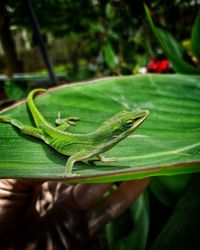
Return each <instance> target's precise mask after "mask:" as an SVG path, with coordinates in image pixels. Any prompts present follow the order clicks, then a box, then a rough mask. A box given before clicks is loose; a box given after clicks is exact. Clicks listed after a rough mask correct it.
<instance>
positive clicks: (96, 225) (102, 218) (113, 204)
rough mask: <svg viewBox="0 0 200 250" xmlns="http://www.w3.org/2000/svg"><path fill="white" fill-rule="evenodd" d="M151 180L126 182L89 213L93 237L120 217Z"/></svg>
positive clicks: (89, 225) (90, 230) (89, 224)
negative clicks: (108, 223) (111, 221)
mask: <svg viewBox="0 0 200 250" xmlns="http://www.w3.org/2000/svg"><path fill="white" fill-rule="evenodd" d="M148 183H149V179H144V180H133V181H126V182H123V183H122V184H121V186H120V187H119V188H118V189H117V190H116V191H115V192H113V193H112V194H111V195H110V196H108V197H107V198H106V199H104V200H103V201H102V202H101V203H100V204H98V205H97V206H96V207H94V208H92V209H91V210H89V211H88V213H87V216H88V228H89V230H88V231H89V232H90V236H91V237H92V236H93V235H94V234H95V233H96V231H97V230H99V229H100V228H101V227H103V226H104V225H105V224H106V223H107V222H109V221H110V220H112V219H114V218H116V217H117V216H119V215H120V214H121V213H122V212H124V210H125V209H126V208H128V207H129V206H130V204H131V203H132V202H133V201H134V200H135V199H136V198H137V197H138V196H139V194H141V193H142V192H143V191H144V189H145V188H146V186H147V185H148Z"/></svg>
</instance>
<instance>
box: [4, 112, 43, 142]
mask: <svg viewBox="0 0 200 250" xmlns="http://www.w3.org/2000/svg"><path fill="white" fill-rule="evenodd" d="M0 121H1V122H5V123H10V124H12V125H13V126H14V127H17V128H18V129H20V131H21V132H22V133H23V134H27V135H32V136H34V137H37V138H40V139H42V132H41V130H40V129H38V128H34V127H31V126H27V125H24V124H23V123H21V122H20V121H18V120H16V119H13V118H10V117H5V116H0Z"/></svg>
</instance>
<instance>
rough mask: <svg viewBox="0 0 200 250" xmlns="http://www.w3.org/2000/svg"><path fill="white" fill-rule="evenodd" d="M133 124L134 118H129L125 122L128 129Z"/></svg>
mask: <svg viewBox="0 0 200 250" xmlns="http://www.w3.org/2000/svg"><path fill="white" fill-rule="evenodd" d="M132 126H133V121H132V120H128V121H126V123H125V124H124V128H125V129H128V128H131V127H132Z"/></svg>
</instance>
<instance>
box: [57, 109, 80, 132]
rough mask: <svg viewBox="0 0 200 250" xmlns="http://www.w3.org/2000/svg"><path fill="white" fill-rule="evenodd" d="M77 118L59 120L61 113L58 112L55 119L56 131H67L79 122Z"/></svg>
mask: <svg viewBox="0 0 200 250" xmlns="http://www.w3.org/2000/svg"><path fill="white" fill-rule="evenodd" d="M79 120H80V119H79V117H74V116H72V117H68V118H64V119H63V118H61V112H58V117H57V119H56V121H55V122H56V124H57V125H58V126H57V127H56V129H59V130H61V131H64V130H67V129H68V128H69V127H70V126H71V125H73V126H75V125H76V121H79Z"/></svg>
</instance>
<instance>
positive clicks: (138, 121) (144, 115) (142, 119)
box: [133, 110, 149, 127]
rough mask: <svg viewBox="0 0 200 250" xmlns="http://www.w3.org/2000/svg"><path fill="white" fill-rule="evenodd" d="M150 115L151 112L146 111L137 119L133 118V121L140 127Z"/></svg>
mask: <svg viewBox="0 0 200 250" xmlns="http://www.w3.org/2000/svg"><path fill="white" fill-rule="evenodd" d="M148 115H149V111H148V110H145V111H143V112H142V113H141V114H140V115H139V116H138V117H135V118H133V121H134V123H135V126H134V127H136V126H138V125H139V124H140V123H142V122H143V121H144V120H145V119H146V118H147V116H148Z"/></svg>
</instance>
